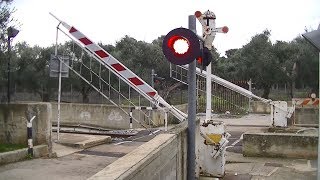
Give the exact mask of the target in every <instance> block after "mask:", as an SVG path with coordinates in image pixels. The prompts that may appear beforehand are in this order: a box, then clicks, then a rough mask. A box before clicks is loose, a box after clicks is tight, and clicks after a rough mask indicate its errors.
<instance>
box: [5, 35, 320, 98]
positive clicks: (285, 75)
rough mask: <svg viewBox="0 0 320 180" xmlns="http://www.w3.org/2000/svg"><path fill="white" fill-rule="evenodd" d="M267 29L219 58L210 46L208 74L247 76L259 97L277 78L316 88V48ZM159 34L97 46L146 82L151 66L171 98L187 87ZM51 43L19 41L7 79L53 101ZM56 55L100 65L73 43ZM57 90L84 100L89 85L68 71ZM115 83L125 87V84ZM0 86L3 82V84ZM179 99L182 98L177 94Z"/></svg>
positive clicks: (104, 72)
mask: <svg viewBox="0 0 320 180" xmlns="http://www.w3.org/2000/svg"><path fill="white" fill-rule="evenodd" d="M270 36H271V33H270V31H269V30H265V31H263V32H262V33H260V34H257V35H255V36H253V37H252V39H251V40H250V42H249V43H247V44H246V45H244V46H243V47H242V48H239V49H230V50H228V51H226V53H225V54H226V55H225V57H220V54H219V53H217V50H216V49H213V50H212V51H211V53H212V55H213V57H214V59H215V61H214V62H213V66H212V68H213V73H214V74H217V75H218V76H221V77H222V78H224V79H227V80H230V81H234V80H249V79H252V80H253V82H254V83H255V85H256V88H257V89H260V88H261V89H262V90H263V93H262V96H263V97H264V98H268V97H269V92H270V88H271V86H272V85H274V84H277V83H286V84H288V87H290V89H291V95H292V96H293V93H292V91H293V90H294V88H295V87H310V88H311V89H314V90H315V91H316V90H317V87H318V82H319V77H318V76H317V74H318V72H319V66H318V59H317V57H318V53H317V51H316V50H315V48H313V47H312V46H311V45H310V44H309V43H308V42H306V41H305V40H304V39H303V38H302V37H297V38H295V39H294V40H292V41H290V42H284V41H277V42H275V43H274V44H273V43H272V42H271V41H270ZM163 37H164V36H160V37H158V38H157V39H155V40H154V41H153V42H152V43H147V42H144V41H138V40H136V39H134V38H132V37H129V36H125V37H123V38H122V39H121V40H120V41H118V42H117V43H116V44H115V45H108V44H107V45H106V44H101V43H100V46H101V47H102V48H104V49H105V50H106V51H107V52H109V53H110V54H111V55H112V56H114V57H115V58H117V59H118V60H119V61H120V62H121V63H123V64H124V65H125V66H127V67H128V68H129V69H130V70H131V71H133V72H134V73H135V74H137V75H138V76H140V77H141V78H142V79H144V80H145V81H146V82H147V83H149V84H151V82H150V81H151V70H152V69H154V70H155V73H156V74H157V75H158V76H160V77H163V78H165V80H163V81H161V83H159V84H156V85H155V88H156V89H157V90H158V92H159V93H160V95H161V96H162V97H163V98H165V99H166V100H168V101H169V100H172V99H174V97H173V96H174V95H173V94H174V93H171V91H174V90H177V89H178V90H180V91H182V90H186V89H187V87H186V86H182V84H179V83H177V82H176V81H174V80H172V79H171V78H170V76H169V63H168V62H167V60H166V59H165V57H164V55H163V53H162V40H163ZM54 52H55V47H54V46H50V47H45V48H44V47H39V46H34V47H31V46H29V45H28V44H27V43H26V42H21V43H18V44H16V45H15V46H14V48H13V50H12V72H13V73H12V78H13V80H14V81H15V82H16V85H17V86H18V89H19V90H22V91H28V92H33V93H37V94H38V95H40V97H41V99H42V101H52V100H53V99H52V97H53V95H54V92H56V91H57V86H58V82H57V78H50V77H49V60H50V56H51V54H54ZM58 54H61V55H68V56H69V57H70V58H71V59H73V60H74V61H73V64H72V66H73V68H75V69H78V70H79V69H82V71H81V75H82V76H84V77H86V78H89V79H90V76H91V75H92V74H90V72H89V71H88V69H86V68H85V66H87V67H88V68H89V69H90V68H91V69H93V70H94V71H95V72H98V70H99V68H100V67H99V64H98V63H93V64H91V63H90V62H91V61H92V59H93V58H92V57H90V56H89V55H88V54H86V53H85V51H84V50H82V49H81V48H80V47H78V46H77V45H76V44H74V43H73V42H65V43H64V44H60V45H59V48H58ZM5 59H6V57H5V55H1V53H0V60H1V61H0V63H2V66H1V69H0V70H1V72H0V73H1V75H2V76H1V78H0V85H1V80H2V84H3V85H4V83H5V80H6V79H5V78H3V77H5V72H6V69H5V68H4V67H6V66H5V65H4V64H3V63H4V62H5V61H4V60H5ZM108 73H109V71H107V70H106V69H105V68H102V70H101V75H103V76H106V77H107V76H108ZM111 76H112V78H111V82H110V83H111V84H112V86H113V87H116V88H117V87H118V86H119V83H118V79H117V78H115V76H114V75H111ZM62 82H63V83H62V89H70V86H71V85H72V88H73V89H74V90H75V91H77V92H80V93H81V94H82V100H83V102H85V103H87V102H89V94H90V92H92V91H93V89H92V88H91V87H90V86H89V85H88V84H87V83H86V82H84V81H83V80H81V79H80V78H79V77H78V76H77V75H76V74H74V73H72V72H71V71H70V73H69V78H64V79H63V81H62ZM90 83H91V84H93V85H95V86H97V87H99V82H98V81H95V80H92V81H90ZM121 86H123V84H120V88H121V89H122V90H124V92H126V91H128V88H122V87H121ZM3 87H4V86H3ZM180 99H182V98H180Z"/></svg>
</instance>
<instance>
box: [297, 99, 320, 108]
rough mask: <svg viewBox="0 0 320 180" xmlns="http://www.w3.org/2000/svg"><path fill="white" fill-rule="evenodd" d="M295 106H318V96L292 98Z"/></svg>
mask: <svg viewBox="0 0 320 180" xmlns="http://www.w3.org/2000/svg"><path fill="white" fill-rule="evenodd" d="M293 102H294V103H295V105H297V106H301V107H303V106H319V98H314V99H312V98H306V99H293Z"/></svg>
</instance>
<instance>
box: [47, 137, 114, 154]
mask: <svg viewBox="0 0 320 180" xmlns="http://www.w3.org/2000/svg"><path fill="white" fill-rule="evenodd" d="M59 136H60V138H59V141H58V140H57V133H53V134H52V139H53V145H52V151H53V153H55V156H56V157H62V156H65V155H69V154H72V153H75V152H79V151H82V150H83V149H87V148H90V147H93V146H97V145H101V144H106V143H110V142H111V137H110V136H101V135H88V134H71V133H60V134H59Z"/></svg>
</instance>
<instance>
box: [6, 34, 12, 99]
mask: <svg viewBox="0 0 320 180" xmlns="http://www.w3.org/2000/svg"><path fill="white" fill-rule="evenodd" d="M10 59H11V43H10V37H9V35H8V87H7V88H8V89H7V90H8V91H7V100H8V104H9V103H10V61H11V60H10Z"/></svg>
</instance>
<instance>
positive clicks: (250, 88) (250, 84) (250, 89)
mask: <svg viewBox="0 0 320 180" xmlns="http://www.w3.org/2000/svg"><path fill="white" fill-rule="evenodd" d="M249 91H250V92H252V79H251V78H250V80H249ZM248 111H249V112H251V98H249V108H248Z"/></svg>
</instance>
